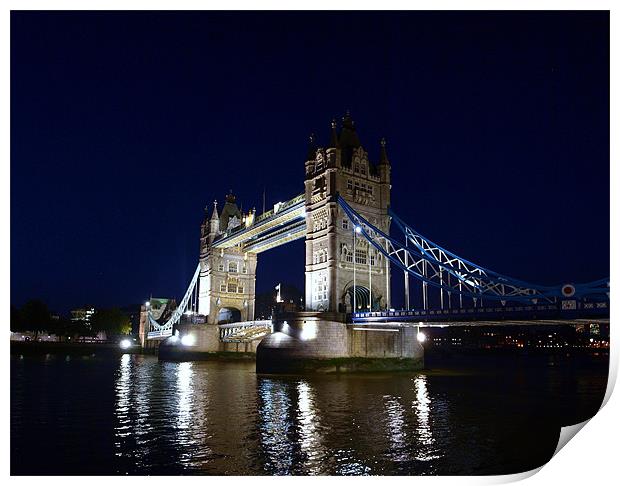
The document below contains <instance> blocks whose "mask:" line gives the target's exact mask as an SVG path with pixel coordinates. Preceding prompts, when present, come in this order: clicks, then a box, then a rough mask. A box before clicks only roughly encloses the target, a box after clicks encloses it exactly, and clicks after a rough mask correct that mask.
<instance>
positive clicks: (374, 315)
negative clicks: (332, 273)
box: [351, 301, 609, 321]
mask: <svg viewBox="0 0 620 486" xmlns="http://www.w3.org/2000/svg"><path fill="white" fill-rule="evenodd" d="M567 303H568V305H567ZM608 314H609V302H577V301H563V302H562V303H559V304H554V303H545V304H532V305H516V306H515V305H512V306H511V305H507V306H502V307H500V306H494V307H467V308H454V309H428V310H421V309H420V310H393V311H392V310H390V311H375V312H354V313H352V314H351V319H352V320H353V321H363V320H384V319H396V320H412V321H414V320H417V319H418V320H421V321H423V320H444V319H445V320H451V319H454V320H458V319H463V318H464V319H471V320H475V319H484V318H489V319H491V318H502V317H509V318H512V319H514V318H515V317H517V318H518V317H522V316H525V317H528V318H531V317H532V316H537V315H538V316H542V317H549V316H567V317H570V318H574V317H577V318H579V317H583V318H587V317H588V316H604V315H608Z"/></svg>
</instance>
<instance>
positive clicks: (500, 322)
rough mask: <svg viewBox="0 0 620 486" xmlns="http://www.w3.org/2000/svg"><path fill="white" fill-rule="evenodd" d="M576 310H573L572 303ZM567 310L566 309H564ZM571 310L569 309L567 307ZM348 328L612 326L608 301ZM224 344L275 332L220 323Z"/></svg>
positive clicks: (266, 326) (403, 318)
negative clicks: (607, 324)
mask: <svg viewBox="0 0 620 486" xmlns="http://www.w3.org/2000/svg"><path fill="white" fill-rule="evenodd" d="M573 302H574V303H575V307H577V308H576V309H572V308H571V307H572V306H573V305H572V303H573ZM562 307H565V308H562ZM567 307H568V308H567ZM349 317H350V319H349V322H348V323H347V326H348V327H353V328H354V329H355V330H359V331H363V330H369V331H370V330H374V331H377V330H381V329H385V330H389V329H396V328H399V327H403V326H404V327H409V326H419V327H453V326H475V327H477V326H515V325H517V326H523V325H530V326H531V325H539V326H546V325H571V324H594V323H598V324H605V323H609V303H608V302H584V303H579V302H576V301H569V304H566V301H565V304H564V305H562V304H561V303H560V304H556V303H547V304H536V305H519V306H505V307H479V308H464V309H461V308H459V309H432V310H426V311H424V310H394V311H381V312H357V313H355V314H352V315H350V316H349ZM218 328H219V331H220V333H219V337H220V341H222V342H237V343H241V342H248V341H253V340H255V339H259V338H263V337H265V336H266V335H267V334H270V333H272V332H273V322H272V321H271V320H270V319H267V320H256V321H244V322H233V323H230V324H220V325H218Z"/></svg>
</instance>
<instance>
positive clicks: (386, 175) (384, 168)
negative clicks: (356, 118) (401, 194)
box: [379, 138, 391, 184]
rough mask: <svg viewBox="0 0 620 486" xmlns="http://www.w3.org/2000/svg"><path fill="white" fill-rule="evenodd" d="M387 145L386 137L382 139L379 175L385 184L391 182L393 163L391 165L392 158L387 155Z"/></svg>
mask: <svg viewBox="0 0 620 486" xmlns="http://www.w3.org/2000/svg"><path fill="white" fill-rule="evenodd" d="M385 146H386V141H385V138H382V139H381V153H380V155H379V177H380V179H381V182H382V183H383V184H389V183H390V175H391V174H390V172H391V165H390V160H389V159H388V156H387V150H386V148H385Z"/></svg>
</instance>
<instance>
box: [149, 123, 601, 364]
mask: <svg viewBox="0 0 620 486" xmlns="http://www.w3.org/2000/svg"><path fill="white" fill-rule="evenodd" d="M304 168H305V178H304V192H303V193H302V194H299V195H297V196H295V197H293V198H292V199H290V200H288V201H283V202H278V203H277V204H275V205H274V206H273V208H272V209H271V210H269V211H267V212H264V213H263V214H261V215H258V216H257V214H256V211H255V210H254V209H252V210H250V211H248V212H247V213H242V212H241V210H240V209H239V208H238V207H237V204H236V199H235V196H234V195H233V194H232V193H230V194H228V195H227V196H226V198H225V203H224V205H223V207H222V209H221V211H220V210H218V207H217V202H214V204H213V209H212V210H211V211H210V215H209V211H208V209H207V208H205V218H204V221H203V223H202V225H201V233H200V235H201V236H200V257H199V263H198V265H197V268H196V271H195V273H194V275H193V277H192V279H191V281H190V285H189V286H188V289H187V291H186V294H185V295H184V297H183V298H182V300H181V301H180V304H179V306H178V307H177V308H176V310H175V311H174V312H172V314H171V315H170V317H169V318H168V319H167V320H166V321H165V322H160V321H157V320H156V319H155V317H154V314H153V313H152V312H149V309H146V311H145V314H146V316H147V317H146V319H145V322H146V325H145V326H144V327H145V330H144V333H143V336H142V337H143V341H144V339H148V340H164V342H163V343H162V347H160V350H168V351H166V352H172V353H173V354H174V353H177V354H178V353H180V354H183V353H182V352H183V350H186V348H191V350H192V351H193V352H196V351H204V352H213V351H223V350H235V351H239V350H240V348H239V345H240V344H243V346H242V348H243V349H241V350H244V351H251V352H254V351H256V350H258V351H257V355H258V361H259V368H260V367H261V366H262V365H260V363H264V366H263V369H264V370H266V371H269V370H274V369H280V368H281V367H283V366H285V365H286V363H288V362H292V361H299V359H304V360H306V361H308V360H315V361H317V360H318V361H321V360H326V359H331V358H353V357H355V358H360V357H362V358H368V359H393V360H396V361H398V362H399V363H402V362H404V363H409V364H411V363H412V362H414V361H415V362H420V360H421V356H422V354H423V352H422V350H421V346H420V344H419V343H418V342H417V340H416V334H417V332H418V329H419V327H420V326H435V325H440V326H445V325H484V324H492V325H501V324H503V323H510V324H514V323H523V324H536V323H541V324H542V323H545V324H548V323H550V322H551V323H557V324H567V323H578V322H583V320H584V319H586V320H588V322H593V321H596V322H608V321H609V279H607V278H605V279H601V280H597V281H595V282H590V283H586V284H573V283H567V284H564V285H557V286H541V285H536V284H531V283H527V282H524V281H521V280H518V279H514V278H511V277H507V276H505V275H502V274H499V273H497V272H494V271H491V270H488V269H486V268H484V267H481V266H479V265H477V264H474V263H472V262H470V261H468V260H465V259H464V258H461V257H459V256H457V255H456V254H454V253H452V252H450V251H449V250H446V249H444V248H442V247H441V246H439V245H437V244H435V243H433V242H432V241H431V240H429V239H428V238H426V237H424V236H422V235H421V234H420V233H419V232H417V231H416V230H414V229H413V227H411V226H410V225H408V224H407V223H405V222H404V221H403V220H402V219H400V218H399V217H398V215H397V214H396V213H395V212H394V210H393V209H392V207H391V205H390V194H391V188H392V181H391V163H390V160H389V158H388V155H387V149H386V143H385V140H381V143H380V145H379V157H378V160H377V162H376V163H373V162H371V160H370V159H369V155H368V152H367V151H366V150H365V148H364V147H363V146H362V144H361V143H360V140H359V138H358V135H357V131H356V128H355V124H354V122H353V120H352V118H351V116H350V115H349V114H347V115H345V116H344V117H343V119H342V122H341V124H340V126H338V124H337V123H336V121H333V122H332V124H331V132H330V136H329V139H328V142H327V143H326V144H325V145H322V146H320V145H319V144H318V143H317V141H316V138H315V137H314V136H311V137H310V143H309V147H308V155H307V157H306V162H305V164H304ZM301 238H304V239H305V311H304V312H297V313H292V314H291V313H288V314H281V315H275V316H274V318H273V320H272V321H271V323H270V324H268V323H266V322H265V321H254V310H255V299H256V291H255V283H256V268H257V258H258V255H259V254H260V253H262V252H264V251H267V250H270V249H272V248H275V247H278V246H280V245H283V244H286V243H288V242H290V241H294V240H297V239H301ZM392 271H396V272H397V274H399V275H400V276H401V277H400V278H402V281H401V282H402V285H403V287H404V295H405V304H404V309H398V310H396V309H393V308H392V305H391V293H390V285H391V283H392V282H391V273H392ZM400 278H399V279H398V280H400ZM412 280H415V281H417V282H419V283H420V288H421V295H419V296H414V295H412V293H411V283H412ZM431 297H432V298H431ZM382 327H383V328H385V330H387V329H389V330H391V331H394V332H392V333H385V332H380V331H381V330H382V329H381V328H382ZM184 333H185V334H186V335H187V336H193V338H192V339H189V338H187V339H185V345H186V346H185V347H183V346H181V345H180V344H179V343H180V341H182V336H183V334H184ZM394 333H396V334H394ZM179 336H181V339H179ZM369 342H370V344H369ZM233 343H234V346H235V348H234V349H231V345H233ZM259 343H260V344H259ZM362 343H364V344H363V345H362ZM160 355H161V352H160Z"/></svg>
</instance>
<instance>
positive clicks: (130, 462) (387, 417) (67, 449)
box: [11, 355, 607, 475]
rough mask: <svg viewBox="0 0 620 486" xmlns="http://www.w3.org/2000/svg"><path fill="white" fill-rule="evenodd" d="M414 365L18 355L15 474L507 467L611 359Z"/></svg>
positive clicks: (587, 402)
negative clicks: (311, 372)
mask: <svg viewBox="0 0 620 486" xmlns="http://www.w3.org/2000/svg"><path fill="white" fill-rule="evenodd" d="M428 364H429V365H430V367H431V369H430V370H427V371H424V372H420V373H399V374H391V375H388V374H376V375H340V376H316V377H301V376H299V377H285V376H260V375H256V374H255V372H254V364H253V363H222V362H193V363H192V362H187V363H163V362H158V361H157V359H156V358H153V357H149V356H140V355H123V356H120V357H119V356H107V357H104V356H101V357H99V356H95V357H79V356H78V357H75V356H72V357H66V356H65V355H47V356H25V357H20V356H12V357H11V473H12V474H18V475H19V474H236V475H241V474H332V475H334V474H390V475H392V474H506V473H515V472H520V471H525V470H529V469H532V468H534V467H537V466H540V465H542V464H543V463H545V462H546V461H547V460H548V459H549V458H550V457H551V455H552V454H553V451H554V450H555V447H556V445H557V439H558V435H559V427H560V426H561V425H567V424H572V423H577V422H580V421H583V420H585V419H586V418H588V417H590V416H592V415H593V414H594V413H596V410H597V409H598V408H599V406H600V403H601V401H602V398H603V396H604V392H605V387H606V380H607V358H602V359H596V358H574V357H572V358H566V357H564V358H552V357H541V356H538V357H502V358H497V357H488V356H487V357H479V358H469V359H467V360H465V359H453V360H448V361H446V360H444V361H442V362H439V361H437V362H433V359H432V357H430V356H429V358H428Z"/></svg>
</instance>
